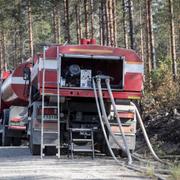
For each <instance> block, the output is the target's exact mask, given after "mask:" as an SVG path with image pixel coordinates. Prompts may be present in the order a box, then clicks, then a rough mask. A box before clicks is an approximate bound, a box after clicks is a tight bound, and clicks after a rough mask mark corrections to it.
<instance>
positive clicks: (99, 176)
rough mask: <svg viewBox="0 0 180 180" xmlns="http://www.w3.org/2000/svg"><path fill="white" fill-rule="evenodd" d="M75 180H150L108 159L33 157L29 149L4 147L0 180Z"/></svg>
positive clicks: (1, 149)
mask: <svg viewBox="0 0 180 180" xmlns="http://www.w3.org/2000/svg"><path fill="white" fill-rule="evenodd" d="M21 179H25V180H34V179H38V180H40V179H43V180H44V179H45V180H46V179H50V180H54V179H55V180H56V179H58V180H59V179H68V180H69V179H75V180H84V179H92V180H141V179H150V178H148V177H145V176H143V175H141V174H139V173H137V172H134V171H131V170H129V169H127V168H125V167H122V166H119V165H117V164H115V163H114V161H113V160H112V159H110V158H108V157H104V156H98V157H96V158H95V159H94V160H92V159H91V157H90V156H86V157H82V156H81V157H80V156H78V158H77V157H75V159H73V160H72V159H68V158H67V156H61V159H57V158H56V157H53V156H48V157H47V156H46V157H45V158H44V159H40V157H39V156H32V155H31V154H30V152H29V149H28V147H0V180H21Z"/></svg>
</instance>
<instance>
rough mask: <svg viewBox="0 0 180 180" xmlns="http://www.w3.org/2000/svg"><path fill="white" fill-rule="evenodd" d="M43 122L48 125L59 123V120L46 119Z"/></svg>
mask: <svg viewBox="0 0 180 180" xmlns="http://www.w3.org/2000/svg"><path fill="white" fill-rule="evenodd" d="M43 121H44V122H46V123H47V122H53V123H57V121H58V120H57V119H44V120H43Z"/></svg>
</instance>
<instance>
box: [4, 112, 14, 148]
mask: <svg viewBox="0 0 180 180" xmlns="http://www.w3.org/2000/svg"><path fill="white" fill-rule="evenodd" d="M8 123H9V109H4V111H3V133H2V145H3V146H10V145H11V140H12V138H11V137H9V136H8V129H7V127H6V126H7V125H8Z"/></svg>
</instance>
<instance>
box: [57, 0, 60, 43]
mask: <svg viewBox="0 0 180 180" xmlns="http://www.w3.org/2000/svg"><path fill="white" fill-rule="evenodd" d="M60 7H61V5H60V2H57V17H56V21H57V35H56V37H57V43H59V44H60V43H61V15H60Z"/></svg>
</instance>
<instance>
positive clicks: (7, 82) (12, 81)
mask: <svg viewBox="0 0 180 180" xmlns="http://www.w3.org/2000/svg"><path fill="white" fill-rule="evenodd" d="M25 83H26V84H29V81H25V80H24V79H23V77H13V76H12V75H10V76H9V77H8V78H7V79H6V80H5V81H4V83H3V84H2V87H1V91H4V90H5V89H6V88H7V87H8V86H9V85H10V84H25Z"/></svg>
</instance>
